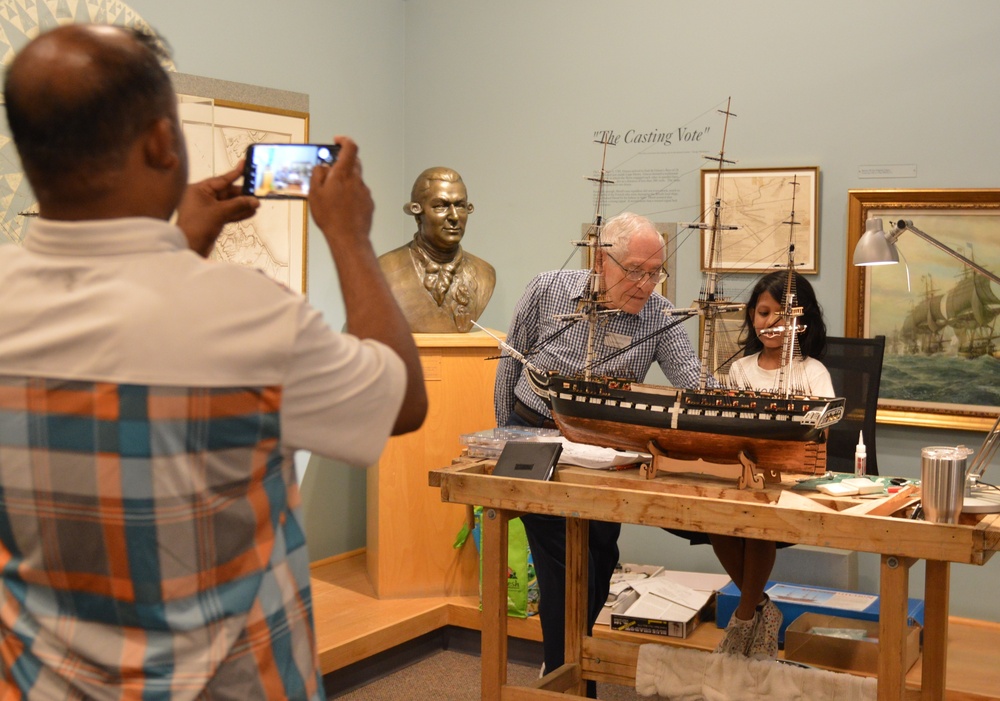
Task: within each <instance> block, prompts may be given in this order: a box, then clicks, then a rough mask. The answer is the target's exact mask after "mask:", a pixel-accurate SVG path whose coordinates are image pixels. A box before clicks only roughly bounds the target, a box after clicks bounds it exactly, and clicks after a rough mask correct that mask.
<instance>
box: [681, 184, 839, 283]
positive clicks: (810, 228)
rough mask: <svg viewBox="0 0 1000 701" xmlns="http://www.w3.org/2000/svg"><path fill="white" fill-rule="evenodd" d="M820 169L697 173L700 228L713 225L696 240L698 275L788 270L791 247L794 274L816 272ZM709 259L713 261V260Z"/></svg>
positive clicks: (704, 230) (817, 267)
mask: <svg viewBox="0 0 1000 701" xmlns="http://www.w3.org/2000/svg"><path fill="white" fill-rule="evenodd" d="M818 196H819V168H818V167H815V166H813V167H804V168H757V169H735V168H734V169H730V170H723V171H722V177H721V180H720V177H719V171H718V170H717V169H713V170H708V169H706V170H702V171H701V211H702V222H703V223H704V224H706V225H708V226H711V225H713V224H714V223H715V219H716V213H715V203H716V200H718V201H719V205H720V206H719V212H718V223H719V228H718V230H717V232H716V235H717V237H718V238H717V240H716V241H715V243H714V248H715V252H714V256H713V240H712V232H711V230H710V229H703V230H702V236H701V250H702V256H701V269H702V270H703V271H705V270H709V269H713V270H717V271H720V272H740V273H745V272H754V271H761V272H766V271H770V270H774V269H776V268H783V267H785V266H787V265H788V255H789V243H790V242H791V243H794V255H795V269H796V270H797V271H798V272H800V273H816V272H819V261H818V259H817V256H818V250H819V249H818V246H817V241H818V222H819V210H818V206H819V205H818V202H819V199H818ZM713 257H714V260H713Z"/></svg>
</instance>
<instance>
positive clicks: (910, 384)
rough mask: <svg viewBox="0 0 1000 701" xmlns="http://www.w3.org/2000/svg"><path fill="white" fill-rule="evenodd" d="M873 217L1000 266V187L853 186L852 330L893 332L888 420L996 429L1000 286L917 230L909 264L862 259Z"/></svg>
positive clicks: (884, 395)
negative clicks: (905, 223)
mask: <svg viewBox="0 0 1000 701" xmlns="http://www.w3.org/2000/svg"><path fill="white" fill-rule="evenodd" d="M868 219H881V220H882V225H883V230H885V231H886V232H888V231H890V230H891V229H892V226H893V223H894V222H895V221H898V220H900V219H905V220H910V221H912V223H913V225H914V226H915V227H916V228H918V229H920V230H921V231H923V232H924V233H926V234H928V235H929V236H930V237H932V238H934V239H936V240H938V241H939V242H941V243H942V244H944V245H945V246H947V247H948V248H950V249H952V250H954V251H956V252H957V253H959V254H961V255H963V256H965V257H966V258H968V259H969V260H972V261H974V262H975V263H976V264H978V265H981V266H983V267H985V268H986V269H988V270H991V271H995V270H1000V243H998V239H997V235H996V232H997V231H1000V190H994V189H974V190H952V189H945V190H851V191H849V192H848V231H847V275H846V290H847V296H846V315H845V322H846V324H845V335H846V336H854V337H860V338H870V337H873V336H876V335H884V336H885V337H886V346H885V359H884V360H883V365H882V379H881V387H880V390H879V410H878V420H879V421H880V422H882V423H891V424H900V425H914V426H928V427H936V428H949V429H964V430H984V431H986V430H989V429H990V428H991V426H992V425H993V423H994V421H995V420H996V418H997V414H998V413H1000V338H998V329H997V327H998V319H997V316H998V314H1000V289H997V286H996V285H995V283H993V282H991V281H990V280H989V279H987V278H985V277H983V276H981V275H978V274H975V273H974V271H973V270H972V269H971V268H969V267H968V266H966V265H964V264H963V263H962V262H961V261H960V260H958V259H956V258H953V257H952V256H950V255H948V254H947V253H944V252H943V251H940V250H938V249H937V248H935V247H934V246H933V245H931V244H930V243H928V242H927V241H924V240H923V239H921V238H919V237H918V236H916V235H915V234H913V233H911V232H906V231H904V232H903V233H902V234H901V235H900V238H899V240H898V241H897V243H896V248H897V250H898V251H899V262H900V264H899V265H876V266H866V267H857V266H855V265H854V264H853V259H854V248H855V246H856V245H857V242H858V240H859V239H860V238H861V235H862V234H863V233H864V231H865V222H866V221H867V220H868Z"/></svg>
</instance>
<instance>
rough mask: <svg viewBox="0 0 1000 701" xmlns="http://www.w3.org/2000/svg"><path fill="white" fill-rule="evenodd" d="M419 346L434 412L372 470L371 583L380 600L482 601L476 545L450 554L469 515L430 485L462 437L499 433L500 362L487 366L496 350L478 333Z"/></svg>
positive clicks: (432, 337) (435, 337)
mask: <svg viewBox="0 0 1000 701" xmlns="http://www.w3.org/2000/svg"><path fill="white" fill-rule="evenodd" d="M497 335H501V334H497ZM414 340H415V341H416V343H417V347H418V348H419V349H420V356H421V360H422V361H423V368H424V380H425V382H426V384H427V397H428V400H429V409H428V413H427V419H426V421H425V422H424V425H423V427H422V428H421V429H420V430H419V431H416V432H414V433H410V434H406V435H403V436H396V437H394V438H392V439H390V441H389V444H388V445H387V446H386V448H385V450H384V451H383V452H382V456H381V457H380V458H379V461H378V464H377V465H375V466H373V467H371V468H369V469H368V490H367V501H368V507H367V514H368V533H367V535H368V539H367V540H368V542H367V556H366V557H367V566H368V576H369V578H370V579H371V582H372V586H373V587H374V589H375V593H376V595H377V596H378V597H379V598H380V599H387V598H407V597H423V596H468V595H472V594H478V591H479V558H478V555H477V553H476V548H475V545H474V544H473V542H472V538H469V540H468V541H467V542H466V544H465V546H464V547H462V548H460V549H457V550H456V549H455V548H453V547H452V544H453V543H454V541H455V536H456V535H457V534H458V532H459V530H460V529H461V528H462V524H463V523H465V522H466V519H468V518H469V517H470V516H469V513H470V510H471V507H468V506H464V505H462V504H447V503H444V502H442V501H441V492H440V490H438V489H433V488H432V487H430V486H428V483H427V477H428V473H429V472H430V470H432V469H436V468H438V467H440V466H441V465H447V464H448V463H449V462H451V460H452V459H453V458H454V457H455V456H456V455H458V454H459V453H460V452H461V449H462V447H463V446H462V444H461V442H460V441H459V436H461V435H462V434H464V433H473V432H475V431H483V430H486V429H490V428H493V427H494V426H496V421H495V420H494V418H493V385H494V380H495V378H496V368H497V361H496V360H487V358H495V357H496V356H497V355H498V354H499V351H498V349H497V342H496V340H495V339H493V338H490V336H489V335H487V334H485V333H483V332H481V331H479V332H475V333H468V334H457V333H456V334H414Z"/></svg>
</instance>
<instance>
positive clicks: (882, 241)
mask: <svg viewBox="0 0 1000 701" xmlns="http://www.w3.org/2000/svg"><path fill="white" fill-rule="evenodd" d="M898 262H899V252H898V251H897V250H896V247H895V246H894V245H893V244H891V243H889V239H888V238H886V235H885V231H883V230H882V220H881V219H877V218H873V219H869V220H868V221H866V222H865V233H864V234H862V235H861V239H860V240H859V241H858V245H857V246H855V247H854V264H855V265H889V264H891V263H898Z"/></svg>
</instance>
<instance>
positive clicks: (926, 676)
mask: <svg viewBox="0 0 1000 701" xmlns="http://www.w3.org/2000/svg"><path fill="white" fill-rule="evenodd" d="M950 589H951V565H950V563H948V562H940V561H938V560H928V561H927V565H926V571H925V573H924V656H923V662H922V665H921V672H920V688H921V695H920V698H921V699H924V700H925V701H931V700H932V699H943V698H944V692H945V681H946V679H945V677H946V675H947V667H948V606H949V594H950Z"/></svg>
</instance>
